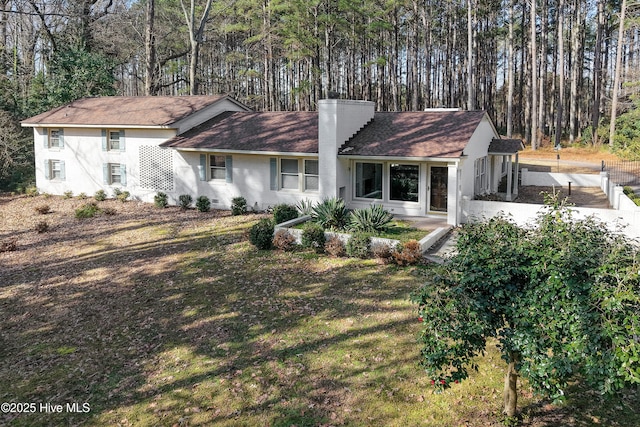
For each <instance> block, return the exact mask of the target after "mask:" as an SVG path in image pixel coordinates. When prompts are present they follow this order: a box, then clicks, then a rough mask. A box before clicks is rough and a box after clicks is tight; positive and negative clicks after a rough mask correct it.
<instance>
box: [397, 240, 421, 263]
mask: <svg viewBox="0 0 640 427" xmlns="http://www.w3.org/2000/svg"><path fill="white" fill-rule="evenodd" d="M393 259H394V261H395V262H396V264H398V265H413V264H417V263H418V262H420V261H421V260H422V250H421V249H420V243H418V241H417V240H409V241H408V242H405V243H401V244H399V245H398V246H396V248H395V250H394V251H393Z"/></svg>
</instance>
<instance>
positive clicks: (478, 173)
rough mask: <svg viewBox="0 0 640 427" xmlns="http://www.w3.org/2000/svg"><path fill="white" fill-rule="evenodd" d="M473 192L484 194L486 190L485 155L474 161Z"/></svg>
mask: <svg viewBox="0 0 640 427" xmlns="http://www.w3.org/2000/svg"><path fill="white" fill-rule="evenodd" d="M474 169H475V183H474V184H475V185H474V187H475V194H484V193H485V192H486V190H487V157H486V156H485V157H480V158H479V159H476V161H475V163H474Z"/></svg>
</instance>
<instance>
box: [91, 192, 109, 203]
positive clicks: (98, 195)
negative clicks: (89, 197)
mask: <svg viewBox="0 0 640 427" xmlns="http://www.w3.org/2000/svg"><path fill="white" fill-rule="evenodd" d="M93 198H94V199H96V201H98V202H104V201H105V200H107V193H106V192H105V191H104V190H98V191H96V192H95V194H94V195H93Z"/></svg>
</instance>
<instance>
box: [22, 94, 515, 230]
mask: <svg viewBox="0 0 640 427" xmlns="http://www.w3.org/2000/svg"><path fill="white" fill-rule="evenodd" d="M22 125H23V126H26V127H33V128H34V144H35V158H36V185H37V187H38V189H39V190H40V191H42V192H47V193H50V194H63V193H64V192H65V191H72V192H73V193H75V194H78V193H80V192H84V193H86V194H88V195H91V194H93V193H95V191H97V190H99V189H103V190H105V191H107V193H112V192H113V189H115V188H122V189H123V190H127V191H129V192H130V194H131V196H132V197H134V198H136V199H139V200H143V201H152V200H153V196H154V195H155V194H156V193H157V192H160V191H161V192H164V193H167V194H168V195H169V197H170V199H171V200H173V201H176V200H177V199H178V196H179V195H181V194H190V195H192V196H194V197H197V196H201V195H204V196H207V197H209V198H210V199H211V201H212V206H213V207H215V208H223V209H228V208H229V206H230V204H231V199H232V198H233V197H236V196H243V197H245V198H246V199H247V202H248V204H249V206H250V207H253V208H255V209H258V210H259V209H265V208H267V207H269V206H273V205H275V204H278V203H290V204H295V203H297V202H299V201H300V200H303V199H308V200H310V201H319V200H322V199H324V198H327V197H342V198H343V199H344V200H345V201H346V202H347V204H348V206H349V207H352V208H358V207H366V206H369V205H371V204H374V203H375V204H383V205H384V206H385V208H387V209H388V210H389V211H391V212H393V213H395V214H403V215H416V216H429V215H438V216H444V217H446V219H447V222H448V223H450V224H458V223H459V222H460V215H461V214H460V209H461V203H460V200H461V197H462V196H467V197H473V196H474V195H477V194H485V193H489V192H496V191H497V189H498V183H499V182H500V181H501V180H502V178H503V177H504V176H505V175H506V176H507V177H508V179H507V180H508V188H507V198H509V197H510V196H511V193H512V192H513V190H512V188H513V185H514V184H513V183H514V179H513V174H512V173H508V172H509V171H512V170H513V162H512V159H513V156H514V155H515V156H516V161H517V152H518V150H519V149H520V148H521V143H516V142H515V141H512V140H503V139H500V136H499V135H498V133H497V132H496V129H495V128H494V126H493V124H492V122H491V120H490V119H489V117H488V115H487V114H486V113H485V112H483V111H458V110H443V109H440V110H427V111H421V112H395V113H388V112H375V111H374V103H373V102H369V101H353V100H338V99H327V100H321V101H320V102H319V105H318V111H317V112H254V111H251V110H250V109H249V108H247V107H246V106H244V105H242V104H241V103H239V102H238V101H236V100H234V99H233V98H231V97H228V96H184V97H101V98H85V99H81V100H78V101H75V102H72V103H71V104H69V105H65V106H63V107H59V108H56V109H54V110H51V111H48V112H46V113H43V114H40V115H38V116H35V117H32V118H30V119H27V120H25V121H23V122H22ZM516 170H517V169H516ZM515 180H516V181H515V182H517V176H516V177H515Z"/></svg>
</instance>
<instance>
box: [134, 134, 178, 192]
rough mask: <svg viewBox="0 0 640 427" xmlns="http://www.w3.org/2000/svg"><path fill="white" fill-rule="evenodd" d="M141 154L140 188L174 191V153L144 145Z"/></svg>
mask: <svg viewBox="0 0 640 427" xmlns="http://www.w3.org/2000/svg"><path fill="white" fill-rule="evenodd" d="M139 154H140V186H141V187H142V188H148V189H151V190H156V191H171V190H173V151H172V150H169V149H166V148H160V147H156V146H153V145H142V146H140V150H139Z"/></svg>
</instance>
